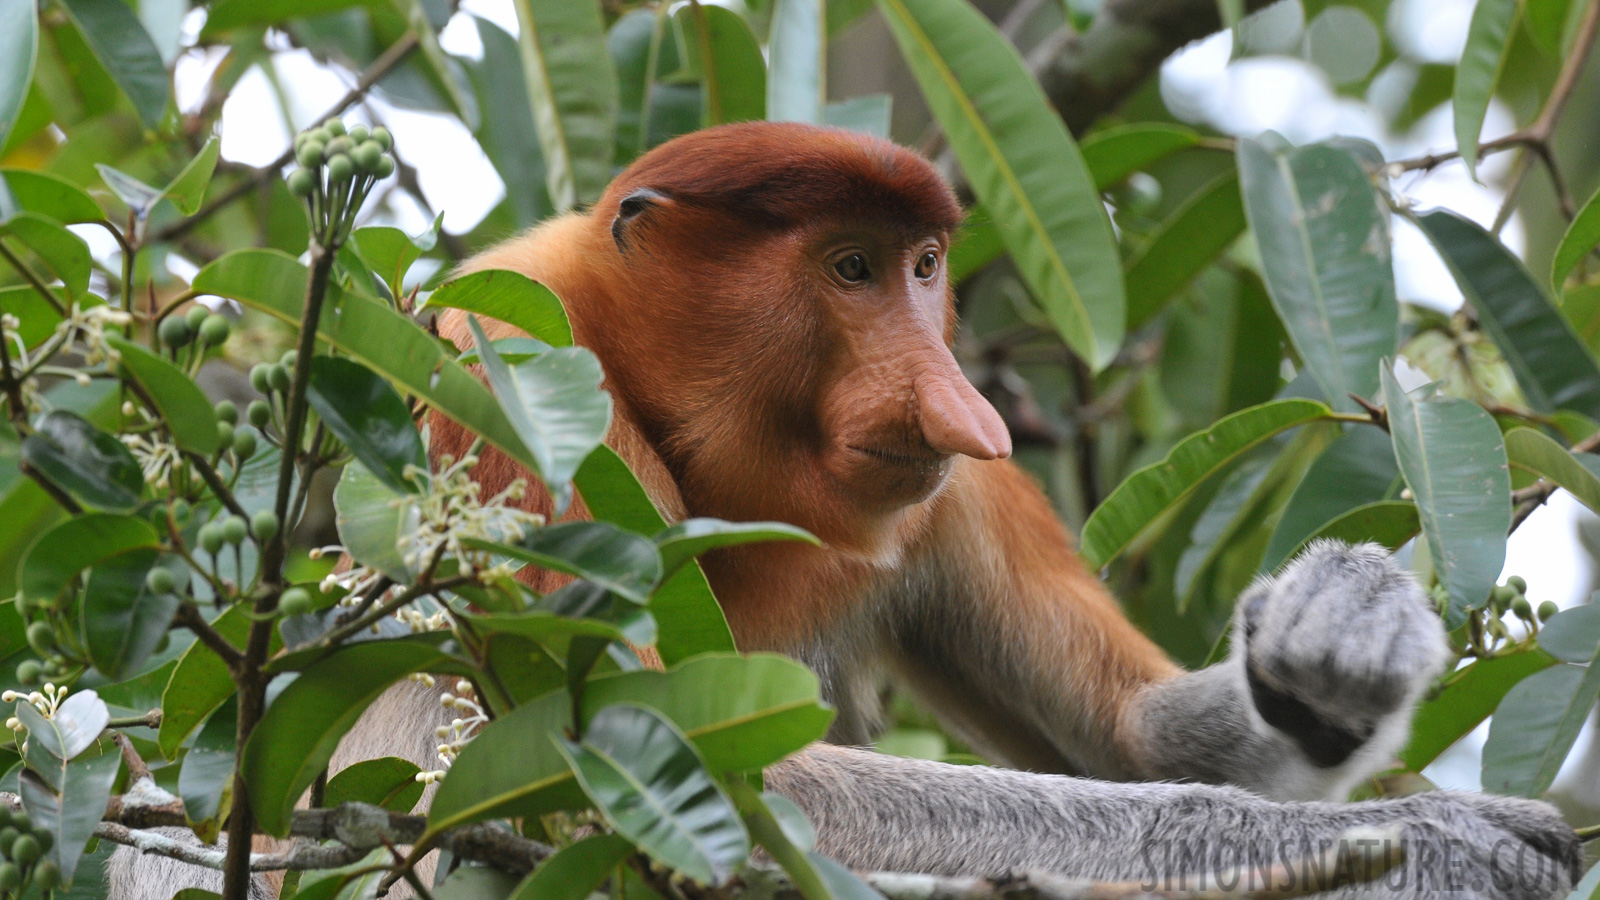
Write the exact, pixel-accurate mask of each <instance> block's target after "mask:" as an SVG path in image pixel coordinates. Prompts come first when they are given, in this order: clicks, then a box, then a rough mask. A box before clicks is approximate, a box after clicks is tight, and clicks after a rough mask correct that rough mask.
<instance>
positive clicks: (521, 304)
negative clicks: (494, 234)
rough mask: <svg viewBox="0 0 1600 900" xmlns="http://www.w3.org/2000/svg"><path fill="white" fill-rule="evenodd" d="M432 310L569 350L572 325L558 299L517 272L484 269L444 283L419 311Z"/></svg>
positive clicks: (543, 287) (546, 289)
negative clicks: (510, 328) (482, 319)
mask: <svg viewBox="0 0 1600 900" xmlns="http://www.w3.org/2000/svg"><path fill="white" fill-rule="evenodd" d="M436 306H437V307H448V308H450V309H460V310H465V311H466V312H469V313H477V314H479V315H483V316H488V317H489V318H491V319H499V320H500V321H502V322H505V323H506V324H508V325H515V326H516V327H517V328H519V329H521V330H522V332H523V333H524V334H526V335H528V336H530V337H535V338H538V339H539V340H541V341H544V342H545V343H546V344H549V345H550V346H552V347H570V346H572V323H571V322H569V321H567V313H566V310H565V309H563V308H562V306H561V300H560V298H558V297H557V296H556V295H555V293H554V292H553V291H551V290H550V289H549V288H547V287H545V286H544V285H542V284H540V283H539V282H537V281H534V280H533V279H531V278H529V277H528V276H526V275H524V274H522V273H521V272H512V271H510V270H507V269H486V270H484V271H481V272H473V273H471V274H469V275H463V276H461V277H460V278H456V279H453V280H451V281H447V282H445V283H444V285H443V286H441V287H440V288H439V289H438V290H436V291H434V292H433V293H432V294H429V295H428V300H427V302H426V303H424V304H422V310H423V311H427V310H430V309H432V308H434V307H436Z"/></svg>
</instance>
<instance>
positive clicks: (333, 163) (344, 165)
mask: <svg viewBox="0 0 1600 900" xmlns="http://www.w3.org/2000/svg"><path fill="white" fill-rule="evenodd" d="M355 173H356V164H355V163H353V162H351V161H350V157H348V156H346V155H344V154H343V153H341V154H339V155H338V156H332V157H329V158H328V180H329V181H349V180H350V176H352V175H354V174H355Z"/></svg>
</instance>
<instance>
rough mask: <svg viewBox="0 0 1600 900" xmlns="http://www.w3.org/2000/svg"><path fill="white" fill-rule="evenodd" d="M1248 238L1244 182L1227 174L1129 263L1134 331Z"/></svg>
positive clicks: (1192, 201) (1177, 212) (1164, 225)
mask: <svg viewBox="0 0 1600 900" xmlns="http://www.w3.org/2000/svg"><path fill="white" fill-rule="evenodd" d="M1242 233H1244V205H1243V203H1242V201H1241V200H1240V199H1239V176H1238V175H1237V174H1236V173H1234V172H1224V173H1223V174H1222V175H1219V176H1217V178H1216V179H1215V180H1214V181H1212V182H1211V183H1210V184H1207V185H1206V186H1205V187H1202V188H1201V189H1200V190H1198V191H1196V192H1195V193H1194V194H1193V196H1191V197H1189V198H1188V199H1187V200H1185V201H1184V202H1183V205H1182V206H1179V207H1178V208H1177V209H1176V210H1173V212H1172V215H1171V216H1168V217H1167V219H1166V221H1164V222H1162V223H1161V226H1160V227H1159V228H1157V229H1156V232H1155V234H1153V235H1151V236H1150V243H1148V244H1146V245H1145V246H1144V249H1143V250H1142V251H1141V252H1139V253H1137V254H1135V255H1134V256H1133V257H1132V258H1131V259H1129V260H1128V265H1127V272H1128V282H1127V284H1128V329H1129V330H1130V331H1131V330H1133V329H1135V328H1138V327H1139V326H1141V325H1143V324H1144V323H1145V322H1147V321H1149V319H1150V317H1151V316H1153V315H1155V314H1156V313H1158V312H1160V311H1161V308H1162V307H1163V306H1165V305H1166V302H1167V300H1169V299H1171V297H1172V295H1173V294H1176V293H1177V292H1178V291H1181V290H1183V289H1184V287H1186V286H1187V285H1188V284H1189V283H1190V282H1191V281H1193V280H1194V279H1195V276H1196V275H1199V274H1200V270H1201V269H1203V268H1205V267H1206V266H1207V265H1209V264H1210V263H1211V261H1212V260H1213V259H1215V258H1216V257H1217V254H1219V253H1221V252H1222V251H1223V250H1226V249H1227V248H1228V245H1229V244H1232V243H1233V241H1234V239H1235V238H1237V237H1238V236H1239V235H1240V234H1242Z"/></svg>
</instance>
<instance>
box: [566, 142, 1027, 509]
mask: <svg viewBox="0 0 1600 900" xmlns="http://www.w3.org/2000/svg"><path fill="white" fill-rule="evenodd" d="M591 221H592V222H593V227H594V228H596V229H597V230H598V229H600V228H602V227H603V228H604V229H605V230H606V232H607V234H606V237H607V238H608V239H609V243H610V244H611V247H610V248H609V249H608V251H607V252H608V253H615V257H614V260H613V263H612V265H613V266H614V268H612V267H610V266H608V268H610V269H611V270H612V271H613V272H616V273H618V277H617V279H616V280H619V281H622V282H623V283H624V284H625V285H626V288H625V289H624V290H623V291H621V292H608V293H611V294H612V296H611V298H610V303H611V304H612V305H613V311H612V313H611V315H609V316H608V317H607V318H608V319H609V320H610V321H611V322H612V323H613V324H612V326H611V327H613V328H621V329H625V330H626V332H627V333H626V334H620V333H618V334H612V335H599V334H596V335H591V336H590V339H591V340H593V341H595V342H596V343H598V344H602V345H604V344H615V345H617V350H618V351H619V352H617V353H615V354H608V353H605V352H604V350H602V357H603V358H604V359H605V363H606V365H607V371H608V373H610V374H611V376H612V377H613V378H614V379H615V380H616V382H617V386H618V388H619V390H620V392H621V393H622V394H623V396H625V397H627V398H629V399H630V400H631V401H633V402H634V405H635V406H637V407H638V412H639V413H640V415H641V417H642V418H643V420H644V426H645V428H646V430H647V432H648V433H650V436H651V438H652V440H653V442H654V443H655V444H656V445H657V446H658V448H660V449H662V450H663V452H664V455H665V456H666V457H667V461H668V464H669V466H671V467H673V468H674V469H675V470H677V474H678V475H679V477H680V478H687V479H690V480H691V481H693V482H695V484H694V487H695V490H696V493H697V494H700V495H702V496H703V494H701V492H702V491H705V490H710V491H712V492H713V493H716V492H718V490H719V487H718V486H719V484H720V485H726V484H727V483H728V482H729V481H736V480H739V479H749V478H758V479H759V482H758V483H761V484H764V485H766V486H768V490H767V493H768V495H769V498H768V499H769V501H770V502H769V503H767V504H766V505H767V506H768V508H765V509H760V510H756V509H724V510H718V511H717V512H719V513H720V514H725V515H739V514H746V513H748V514H760V515H767V516H782V515H788V516H789V517H790V518H789V520H790V521H799V522H800V523H801V524H806V525H807V526H808V527H812V528H813V529H816V528H819V527H820V528H823V529H824V530H827V520H836V521H854V520H859V519H860V518H861V516H862V514H863V513H867V514H882V513H891V512H894V511H896V510H899V509H902V508H905V507H907V506H910V505H912V504H916V503H919V502H922V501H924V500H926V499H928V498H929V497H930V496H932V495H933V494H934V493H935V492H936V491H938V489H939V487H940V486H941V485H942V484H943V483H944V480H945V479H946V477H947V476H948V474H949V472H950V471H951V468H952V465H953V461H954V460H955V458H956V457H959V456H966V457H971V458H974V459H978V460H993V459H998V458H1001V457H1005V456H1008V455H1009V454H1010V452H1011V440H1010V437H1009V435H1008V434H1007V433H1006V428H1005V424H1004V423H1003V422H1002V421H1001V419H1000V416H999V415H998V414H997V413H996V412H995V410H994V408H993V407H992V406H990V405H989V403H988V401H986V400H985V399H984V398H983V397H982V396H981V395H980V394H979V393H978V392H977V390H975V389H974V388H973V386H972V385H971V384H970V383H969V382H968V381H967V379H966V377H965V376H964V375H962V373H961V369H960V368H959V367H958V366H957V364H956V361H955V358H954V357H953V356H952V355H951V353H950V347H949V344H950V341H951V339H952V337H953V335H954V330H955V311H954V303H953V291H952V288H951V284H950V281H949V279H948V278H947V277H946V274H945V255H946V252H947V251H948V249H949V246H950V237H951V233H952V232H953V231H954V229H955V228H956V227H957V226H958V225H959V224H960V222H961V207H960V205H959V203H958V202H957V201H956V198H955V195H954V194H953V193H952V192H951V190H950V188H949V186H948V185H947V184H946V183H945V182H944V180H943V179H942V178H940V176H939V174H938V172H937V171H936V170H935V169H934V167H933V166H931V165H930V164H929V163H928V162H927V161H926V160H924V159H922V158H921V157H919V156H917V155H916V154H914V153H912V152H910V151H908V150H905V149H902V148H900V147H897V146H895V145H894V144H892V143H890V142H888V141H883V140H878V139H874V138H870V137H865V136H862V135H859V134H854V133H850V132H846V131H840V130H834V129H825V128H817V127H813V126H806V125H798V124H780V123H747V124H741V125H731V126H726V127H722V128H716V129H710V130H707V131H701V132H696V133H694V134H691V135H687V136H685V137H681V138H678V139H677V140H674V141H671V142H669V143H667V144H665V145H663V146H661V147H659V148H657V149H656V150H654V151H652V152H650V153H648V154H646V155H645V156H644V157H642V158H641V159H640V160H639V161H638V162H636V163H635V164H634V165H633V166H632V167H630V168H629V169H628V170H627V171H626V172H624V173H623V174H622V175H621V176H619V177H618V178H617V180H616V181H615V182H614V183H613V184H612V186H611V187H610V189H609V190H608V191H607V192H606V194H605V196H604V197H603V198H602V199H601V200H600V202H599V203H598V204H597V205H596V207H595V208H594V210H593V212H592V213H591ZM596 237H598V235H596ZM752 468H753V469H754V471H751V470H750V469H752ZM749 490H750V489H749V488H748V487H745V488H744V491H745V492H746V493H748V492H749ZM722 492H723V493H728V494H730V495H731V494H734V493H736V491H735V490H734V489H732V488H724V489H723V490H722ZM746 505H748V504H746ZM824 537H826V535H824Z"/></svg>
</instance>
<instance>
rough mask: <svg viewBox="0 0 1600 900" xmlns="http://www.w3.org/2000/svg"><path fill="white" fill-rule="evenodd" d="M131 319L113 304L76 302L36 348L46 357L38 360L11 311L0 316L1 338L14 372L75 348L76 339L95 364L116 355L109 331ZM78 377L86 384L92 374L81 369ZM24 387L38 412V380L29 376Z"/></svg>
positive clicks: (86, 359) (85, 357) (30, 406)
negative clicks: (30, 350) (107, 337)
mask: <svg viewBox="0 0 1600 900" xmlns="http://www.w3.org/2000/svg"><path fill="white" fill-rule="evenodd" d="M132 321H133V317H132V316H130V315H129V314H128V313H126V312H124V311H123V310H120V309H116V308H114V307H110V306H106V305H104V304H101V305H97V306H90V307H88V308H87V309H86V308H84V306H83V304H81V303H74V304H72V309H71V310H70V311H69V312H68V313H67V316H66V318H64V319H62V320H61V321H60V322H58V323H57V324H56V330H55V334H53V335H52V336H51V337H50V338H49V339H48V340H46V341H45V342H44V343H43V344H41V345H40V348H43V349H40V348H35V349H38V350H39V352H40V353H41V354H42V355H43V357H44V358H42V359H36V358H35V357H34V355H33V354H32V353H30V352H29V351H28V345H27V343H26V342H25V341H24V340H23V339H22V320H21V319H19V318H17V317H16V316H14V315H12V314H10V313H5V314H3V315H0V340H3V341H5V342H6V351H7V353H8V354H9V355H10V357H11V367H12V371H14V372H28V371H30V370H32V369H33V368H34V367H35V365H36V364H38V363H42V362H45V361H46V360H47V359H48V358H49V357H50V356H53V355H55V354H56V353H58V352H60V351H63V350H71V349H73V348H74V342H76V349H77V350H78V351H79V352H80V353H82V354H83V360H84V363H85V364H86V365H90V366H93V365H98V364H100V363H102V362H105V361H106V360H108V359H113V358H115V357H116V351H115V350H113V349H112V348H111V347H110V345H108V344H107V343H106V330H107V329H108V328H122V327H125V326H126V325H128V323H130V322H132ZM77 380H78V383H79V384H82V385H87V384H88V383H89V374H88V373H87V372H78V373H77ZM21 387H22V398H23V402H24V403H25V404H26V405H27V407H28V409H29V410H31V411H38V410H39V409H40V408H41V403H40V394H39V380H38V379H37V378H34V377H31V376H30V377H28V378H25V379H23V380H22V385H21Z"/></svg>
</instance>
